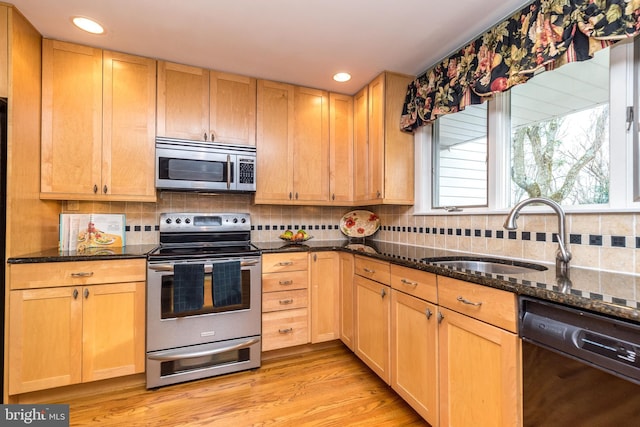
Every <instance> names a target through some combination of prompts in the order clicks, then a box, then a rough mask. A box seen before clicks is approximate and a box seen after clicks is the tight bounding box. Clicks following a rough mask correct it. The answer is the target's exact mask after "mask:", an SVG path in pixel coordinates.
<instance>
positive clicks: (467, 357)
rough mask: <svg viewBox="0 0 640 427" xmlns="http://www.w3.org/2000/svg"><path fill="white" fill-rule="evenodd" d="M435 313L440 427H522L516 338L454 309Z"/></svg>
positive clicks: (518, 351) (519, 368) (518, 356)
mask: <svg viewBox="0 0 640 427" xmlns="http://www.w3.org/2000/svg"><path fill="white" fill-rule="evenodd" d="M439 311H440V313H441V315H442V320H441V323H440V327H439V340H438V346H439V358H440V425H442V426H470V425H473V426H477V427H482V426H487V427H497V426H521V425H522V398H521V396H522V394H521V389H522V388H521V385H520V384H521V378H522V375H521V362H520V361H521V357H520V348H521V347H520V346H521V344H520V341H519V338H518V336H517V335H516V334H515V333H512V332H508V331H505V330H504V329H500V328H498V327H496V326H493V325H490V324H488V323H484V322H482V321H480V320H476V319H474V318H472V317H470V316H465V315H463V314H460V313H457V312H455V311H453V310H448V309H446V308H442V307H441V308H439Z"/></svg>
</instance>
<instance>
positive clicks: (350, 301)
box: [339, 252, 355, 351]
mask: <svg viewBox="0 0 640 427" xmlns="http://www.w3.org/2000/svg"><path fill="white" fill-rule="evenodd" d="M353 264H354V259H353V255H352V254H347V253H342V252H341V253H340V268H339V271H340V339H341V340H342V342H343V343H344V345H346V346H347V347H349V348H350V349H351V351H354V348H355V326H354V323H355V299H354V285H353V272H354V267H353Z"/></svg>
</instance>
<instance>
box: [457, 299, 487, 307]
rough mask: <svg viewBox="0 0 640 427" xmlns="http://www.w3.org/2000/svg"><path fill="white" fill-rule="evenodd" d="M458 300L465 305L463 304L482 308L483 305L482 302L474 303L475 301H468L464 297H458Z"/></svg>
mask: <svg viewBox="0 0 640 427" xmlns="http://www.w3.org/2000/svg"><path fill="white" fill-rule="evenodd" d="M457 299H458V301H460V302H461V303H463V304H468V305H475V306H476V307H480V306H481V305H482V301H480V302H473V301H469V300H468V299H466V298H463V297H458V298H457Z"/></svg>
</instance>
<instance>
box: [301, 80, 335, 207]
mask: <svg viewBox="0 0 640 427" xmlns="http://www.w3.org/2000/svg"><path fill="white" fill-rule="evenodd" d="M293 122H294V131H293V132H294V133H293V191H294V195H293V198H294V200H295V201H305V202H309V201H316V202H323V201H328V200H329V96H328V94H327V92H325V91H321V90H317V89H309V88H304V87H296V88H295V90H294V120H293Z"/></svg>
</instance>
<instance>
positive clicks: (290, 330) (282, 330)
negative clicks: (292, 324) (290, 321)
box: [278, 328, 293, 334]
mask: <svg viewBox="0 0 640 427" xmlns="http://www.w3.org/2000/svg"><path fill="white" fill-rule="evenodd" d="M278 332H279V333H281V334H290V333H292V332H293V328H286V329H278Z"/></svg>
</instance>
